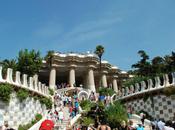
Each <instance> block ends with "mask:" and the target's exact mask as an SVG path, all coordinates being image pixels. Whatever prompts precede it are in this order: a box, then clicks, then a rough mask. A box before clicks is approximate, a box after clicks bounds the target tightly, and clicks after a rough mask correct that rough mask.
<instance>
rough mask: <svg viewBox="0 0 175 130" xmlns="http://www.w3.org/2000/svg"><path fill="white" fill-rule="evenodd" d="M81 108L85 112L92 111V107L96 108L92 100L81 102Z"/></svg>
mask: <svg viewBox="0 0 175 130" xmlns="http://www.w3.org/2000/svg"><path fill="white" fill-rule="evenodd" d="M80 106H81V108H82V109H83V110H85V111H90V109H91V107H93V106H94V103H92V102H91V101H90V100H84V101H81V102H80Z"/></svg>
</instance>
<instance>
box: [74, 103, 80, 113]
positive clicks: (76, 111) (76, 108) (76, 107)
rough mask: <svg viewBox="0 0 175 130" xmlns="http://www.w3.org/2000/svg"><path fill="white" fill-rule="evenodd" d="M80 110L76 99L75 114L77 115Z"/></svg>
mask: <svg viewBox="0 0 175 130" xmlns="http://www.w3.org/2000/svg"><path fill="white" fill-rule="evenodd" d="M78 110H79V103H78V101H75V116H76V115H77V113H78Z"/></svg>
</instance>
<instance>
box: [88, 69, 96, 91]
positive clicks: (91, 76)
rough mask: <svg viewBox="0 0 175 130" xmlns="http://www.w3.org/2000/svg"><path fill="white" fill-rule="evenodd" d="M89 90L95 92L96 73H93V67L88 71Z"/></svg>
mask: <svg viewBox="0 0 175 130" xmlns="http://www.w3.org/2000/svg"><path fill="white" fill-rule="evenodd" d="M88 88H89V89H90V90H91V91H93V92H95V91H96V90H95V82H94V71H93V66H90V67H89V70H88Z"/></svg>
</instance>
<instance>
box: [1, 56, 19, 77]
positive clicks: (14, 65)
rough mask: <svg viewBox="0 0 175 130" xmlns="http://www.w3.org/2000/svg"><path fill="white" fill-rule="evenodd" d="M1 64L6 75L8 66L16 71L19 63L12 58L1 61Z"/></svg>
mask: <svg viewBox="0 0 175 130" xmlns="http://www.w3.org/2000/svg"><path fill="white" fill-rule="evenodd" d="M1 64H2V67H3V70H2V73H3V75H6V73H7V69H8V68H11V69H13V71H14V72H15V71H16V70H17V63H16V60H15V59H11V60H8V59H5V60H3V61H2V62H1ZM13 74H14V73H13Z"/></svg>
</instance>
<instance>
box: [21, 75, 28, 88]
mask: <svg viewBox="0 0 175 130" xmlns="http://www.w3.org/2000/svg"><path fill="white" fill-rule="evenodd" d="M22 85H23V86H24V87H26V88H27V87H28V83H27V75H26V74H23V84H22Z"/></svg>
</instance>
